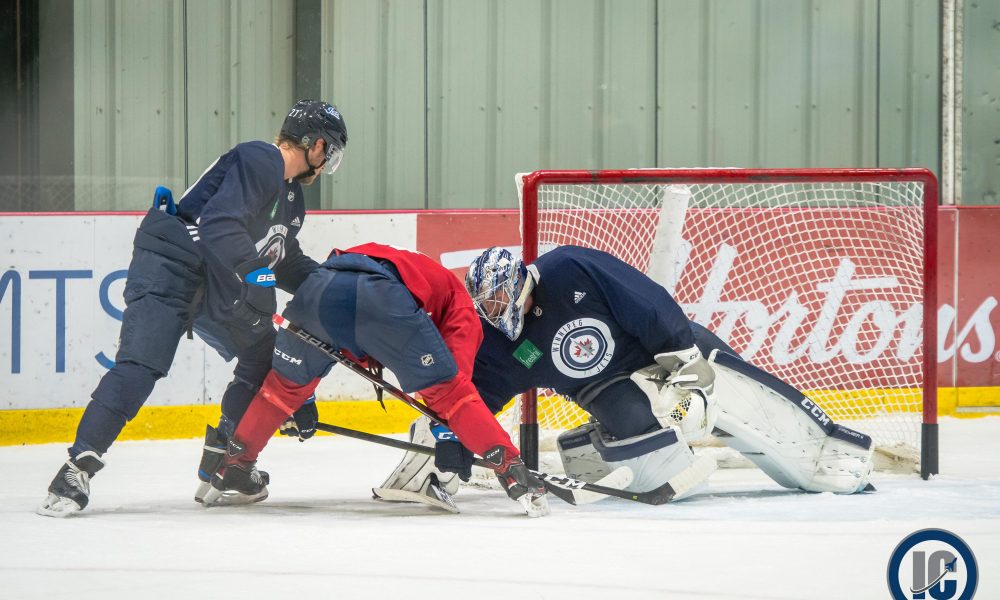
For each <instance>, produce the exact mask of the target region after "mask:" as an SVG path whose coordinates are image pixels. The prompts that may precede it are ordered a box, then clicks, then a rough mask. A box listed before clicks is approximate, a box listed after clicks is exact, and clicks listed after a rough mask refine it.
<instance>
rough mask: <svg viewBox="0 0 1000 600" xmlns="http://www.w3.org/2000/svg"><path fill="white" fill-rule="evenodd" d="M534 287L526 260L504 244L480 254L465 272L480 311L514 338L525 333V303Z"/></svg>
mask: <svg viewBox="0 0 1000 600" xmlns="http://www.w3.org/2000/svg"><path fill="white" fill-rule="evenodd" d="M533 287H534V280H533V279H531V278H530V276H529V275H528V270H527V269H526V268H525V266H524V262H523V261H522V260H521V259H519V258H515V257H514V255H513V254H511V253H510V251H508V250H506V249H504V248H497V247H493V248H490V249H489V250H487V251H485V252H483V253H482V254H480V255H479V256H478V257H477V258H476V259H475V260H474V261H472V264H471V265H470V266H469V272H468V273H467V274H466V276H465V289H467V290H469V294H470V295H471V296H472V301H473V303H474V304H475V305H476V312H478V313H479V315H480V316H481V317H482V318H484V319H486V320H487V321H488V322H489V324H490V325H492V326H494V327H496V328H497V329H499V330H500V331H501V332H503V334H504V335H505V336H507V338H508V339H511V340H516V339H517V336H519V335H521V329H522V328H523V327H524V314H523V309H524V303H525V302H527V300H528V295H529V294H530V293H531V290H532V288H533Z"/></svg>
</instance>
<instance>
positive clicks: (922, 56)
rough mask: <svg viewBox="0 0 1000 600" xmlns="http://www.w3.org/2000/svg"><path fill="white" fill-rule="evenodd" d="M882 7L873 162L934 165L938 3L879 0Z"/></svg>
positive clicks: (937, 125)
mask: <svg viewBox="0 0 1000 600" xmlns="http://www.w3.org/2000/svg"><path fill="white" fill-rule="evenodd" d="M881 9H882V14H881V17H880V19H879V21H880V23H881V38H880V41H879V46H880V70H879V139H878V164H879V166H883V167H909V166H921V167H928V168H931V169H935V170H936V169H937V167H938V150H937V148H938V143H939V139H940V131H941V128H940V119H939V114H940V110H941V100H940V86H941V82H940V77H939V74H938V73H939V68H938V52H939V50H938V45H937V43H936V40H937V37H938V31H937V30H938V23H939V17H938V6H937V3H936V2H934V1H933V0H883V2H882V3H881Z"/></svg>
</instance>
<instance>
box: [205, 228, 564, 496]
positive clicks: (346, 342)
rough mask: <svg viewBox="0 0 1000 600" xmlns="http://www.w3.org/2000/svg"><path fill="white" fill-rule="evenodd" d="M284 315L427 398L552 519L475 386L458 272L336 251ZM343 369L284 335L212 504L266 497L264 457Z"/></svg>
mask: <svg viewBox="0 0 1000 600" xmlns="http://www.w3.org/2000/svg"><path fill="white" fill-rule="evenodd" d="M284 316H285V318H286V319H288V320H289V321H291V322H292V323H294V324H295V325H297V326H298V327H300V328H302V329H304V330H306V331H308V332H309V333H311V334H312V335H313V336H315V337H317V338H319V339H321V340H323V341H324V342H326V343H328V344H330V345H331V346H333V347H335V348H342V349H344V350H346V351H347V352H349V353H350V354H351V355H353V356H355V357H359V358H360V361H361V362H362V363H365V362H367V361H370V360H374V361H377V362H378V363H380V364H382V365H384V366H385V367H386V368H388V369H389V370H391V371H392V372H393V374H395V376H396V377H397V379H398V380H399V383H400V387H401V388H402V389H403V390H404V391H407V392H410V393H413V392H416V393H418V395H419V397H420V398H421V399H422V400H423V401H424V402H425V403H426V405H427V406H428V407H429V408H430V409H431V410H433V411H434V412H435V413H436V414H438V415H439V416H440V417H441V418H442V419H443V420H445V421H447V425H448V426H449V427H450V428H451V429H452V430H453V431H454V434H455V435H456V436H457V437H458V438H459V439H460V440H461V441H462V444H463V445H464V446H465V447H466V448H468V449H469V450H471V451H473V452H475V453H476V454H479V455H481V456H483V457H484V459H485V460H486V461H487V462H489V463H491V465H493V468H494V471H495V472H496V474H497V478H498V479H499V480H500V483H501V485H502V486H503V487H504V489H505V490H506V491H507V494H508V495H509V496H510V497H511V498H513V499H515V500H518V501H519V502H521V504H522V505H524V507H525V510H526V511H527V513H528V514H529V515H532V516H539V515H541V514H545V513H547V512H548V506H547V502H546V500H545V486H544V484H543V483H542V482H541V480H539V479H538V478H537V477H535V476H534V475H532V474H531V473H530V471H529V470H528V469H527V468H526V467H525V465H524V464H523V462H522V461H521V459H520V457H519V452H518V450H517V448H516V447H515V446H514V445H513V443H511V440H510V437H509V436H508V435H507V433H506V432H505V431H504V430H503V428H501V427H500V425H499V424H498V423H497V421H496V419H495V418H494V417H493V414H492V413H491V412H490V410H489V409H488V408H487V407H486V405H485V404H484V403H483V400H482V398H481V397H480V396H479V393H478V392H477V391H476V388H475V386H474V385H473V384H472V370H473V365H474V363H475V358H476V352H477V351H478V350H479V345H480V343H481V342H482V339H483V333H482V328H481V325H480V322H479V317H478V315H477V313H476V309H475V308H474V306H473V304H472V300H471V298H470V297H469V295H468V293H467V292H466V290H465V288H464V286H463V285H462V282H460V281H459V280H458V278H457V277H455V276H454V275H453V274H452V273H451V272H449V271H448V270H446V269H445V268H444V267H442V266H441V265H439V264H438V263H436V262H434V261H433V260H431V259H430V258H429V257H427V256H425V255H423V254H420V253H418V252H413V251H409V250H404V249H401V248H395V247H392V246H385V245H382V244H374V243H369V244H363V245H361V246H356V247H354V248H350V249H348V250H345V251H334V253H333V254H332V255H331V256H330V258H329V259H328V260H327V261H326V262H325V263H323V264H322V265H321V266H320V268H319V269H317V270H316V271H314V272H313V273H312V274H311V275H310V276H309V277H308V278H307V279H306V280H305V282H303V283H302V285H301V287H299V289H298V291H297V293H296V294H295V297H294V298H293V299H292V301H291V302H290V303H289V304H288V307H287V308H286V310H285V312H284ZM333 363H334V361H333V360H332V359H331V358H330V357H329V356H328V355H327V354H326V353H324V352H322V351H321V350H319V349H317V348H315V347H313V346H311V345H309V344H308V343H306V342H304V341H303V340H301V339H300V338H298V337H297V336H295V335H294V334H291V333H289V332H287V331H284V330H282V331H279V333H278V338H277V342H276V344H275V349H274V357H273V360H272V370H271V372H270V373H269V374H268V375H267V377H266V378H265V380H264V384H263V386H262V387H261V389H260V391H259V392H258V393H257V395H256V396H255V397H254V399H253V402H252V403H251V406H250V408H249V410H247V412H246V414H245V415H244V417H243V420H242V421H241V422H240V424H239V427H238V428H237V429H236V432H235V434H234V435H233V437H232V439H231V441H230V443H229V447H228V448H227V451H226V456H225V462H224V467H223V469H221V470H220V471H219V473H218V474H217V475H216V476H215V477H213V480H212V486H213V490H212V491H210V492H209V493H208V494H207V495H206V496H205V503H206V505H208V504H212V503H215V502H217V501H218V500H219V499H220V498H221V497H222V496H223V494H224V492H236V493H240V494H244V495H246V496H249V497H250V498H251V499H254V500H263V499H264V497H266V493H267V492H266V488H265V487H264V485H263V484H262V482H261V480H260V476H259V475H258V474H257V473H258V472H257V469H256V467H255V463H256V460H257V455H258V454H259V452H260V451H261V450H262V449H263V448H264V446H265V445H266V444H267V442H268V440H269V439H270V437H271V436H272V435H273V434H274V432H275V431H276V430H277V429H278V428H279V426H280V425H281V424H282V422H283V421H285V420H286V419H287V418H288V417H289V416H290V415H292V414H293V413H295V412H296V410H297V409H298V408H299V407H300V406H302V404H303V402H304V401H305V400H306V399H307V398H308V397H309V396H310V395H311V394H312V393H313V390H315V388H316V386H317V384H318V383H319V380H320V378H321V377H323V376H324V375H325V374H326V373H327V372H329V370H330V368H331V366H332V365H333ZM426 491H427V492H428V493H433V492H435V491H436V490H426Z"/></svg>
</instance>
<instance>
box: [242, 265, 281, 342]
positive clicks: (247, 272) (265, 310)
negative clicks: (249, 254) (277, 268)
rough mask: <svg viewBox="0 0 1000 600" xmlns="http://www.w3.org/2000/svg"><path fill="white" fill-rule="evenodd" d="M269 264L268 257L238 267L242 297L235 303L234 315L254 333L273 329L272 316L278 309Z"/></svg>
mask: <svg viewBox="0 0 1000 600" xmlns="http://www.w3.org/2000/svg"><path fill="white" fill-rule="evenodd" d="M268 264H270V260H269V259H268V257H266V256H261V257H258V258H254V259H252V260H248V261H246V262H244V263H240V264H238V265H236V271H235V275H236V278H237V279H238V280H239V281H240V284H241V288H240V297H239V298H238V299H237V300H236V302H234V303H233V315H234V316H235V317H236V318H237V319H239V320H241V321H243V322H245V323H247V324H248V325H250V329H251V331H253V332H254V333H258V332H261V331H264V330H265V329H267V328H269V327H271V316H272V315H273V314H274V311H275V310H276V309H277V307H278V305H277V302H276V300H275V298H274V285H275V283H276V280H275V277H274V271H272V270H271V269H269V268H268Z"/></svg>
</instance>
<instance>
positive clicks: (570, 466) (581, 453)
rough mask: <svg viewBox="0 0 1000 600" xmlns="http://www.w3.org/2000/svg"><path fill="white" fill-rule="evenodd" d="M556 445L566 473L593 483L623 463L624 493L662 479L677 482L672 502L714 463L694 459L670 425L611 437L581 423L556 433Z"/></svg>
mask: <svg viewBox="0 0 1000 600" xmlns="http://www.w3.org/2000/svg"><path fill="white" fill-rule="evenodd" d="M558 446H559V453H560V456H561V457H562V460H563V466H564V467H565V470H566V475H568V476H569V477H572V478H574V479H581V480H583V481H587V482H589V483H595V482H597V481H598V480H599V479H601V478H602V477H604V476H605V475H607V474H609V473H611V472H613V471H615V470H616V469H619V468H621V467H628V468H629V470H631V472H632V474H633V478H632V481H631V483H629V484H628V485H627V486H626V487H625V488H624V489H625V490H626V491H629V492H648V491H650V490H654V489H657V488H659V487H661V486H663V485H664V484H666V483H671V484H672V485H674V484H675V483H677V482H683V485H682V486H680V489H678V490H677V492H678V493H677V495H676V496H674V500H677V499H680V498H682V497H686V496H689V495H691V494H692V493H694V492H696V491H698V490H697V488H698V486H699V485H700V484H701V483H703V482H704V480H705V479H707V478H708V476H709V475H710V474H711V473H712V472H713V471H714V470H715V469H714V464H713V465H708V464H706V461H702V462H698V460H699V459H696V457H695V455H694V453H693V452H691V448H689V447H688V445H687V444H685V443H684V441H683V440H682V439H681V438H680V437H678V435H677V432H676V431H675V430H674V429H658V430H656V431H652V432H649V433H644V434H642V435H637V436H634V437H630V438H626V439H624V440H616V439H614V438H613V437H611V436H610V435H608V433H607V432H606V431H605V430H604V428H603V427H602V426H601V425H600V424H599V423H587V424H585V425H582V426H581V427H577V428H576V429H573V430H570V431H567V432H565V433H563V434H562V435H560V436H559V439H558Z"/></svg>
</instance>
